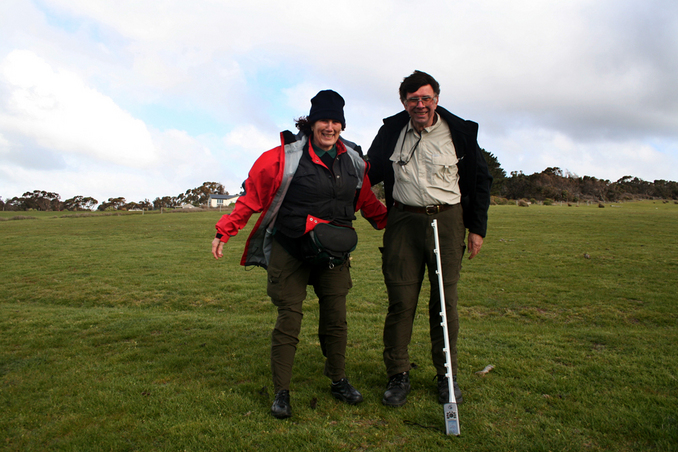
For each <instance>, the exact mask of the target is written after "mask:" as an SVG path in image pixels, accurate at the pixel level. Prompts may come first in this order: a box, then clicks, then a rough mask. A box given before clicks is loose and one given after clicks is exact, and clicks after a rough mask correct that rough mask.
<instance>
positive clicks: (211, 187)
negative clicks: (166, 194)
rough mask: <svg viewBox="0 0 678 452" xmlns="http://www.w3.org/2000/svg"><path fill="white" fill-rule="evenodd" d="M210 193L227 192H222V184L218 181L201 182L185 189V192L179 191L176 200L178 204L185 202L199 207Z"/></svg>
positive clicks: (205, 202)
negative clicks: (199, 184)
mask: <svg viewBox="0 0 678 452" xmlns="http://www.w3.org/2000/svg"><path fill="white" fill-rule="evenodd" d="M211 194H216V195H224V194H226V195H228V192H224V186H223V185H221V184H220V183H218V182H203V184H202V185H201V186H200V187H196V188H191V189H189V190H186V193H179V195H178V196H177V200H178V202H179V204H183V203H187V204H192V205H194V206H195V207H200V206H201V205H203V204H207V200H208V199H209V197H210V195H211Z"/></svg>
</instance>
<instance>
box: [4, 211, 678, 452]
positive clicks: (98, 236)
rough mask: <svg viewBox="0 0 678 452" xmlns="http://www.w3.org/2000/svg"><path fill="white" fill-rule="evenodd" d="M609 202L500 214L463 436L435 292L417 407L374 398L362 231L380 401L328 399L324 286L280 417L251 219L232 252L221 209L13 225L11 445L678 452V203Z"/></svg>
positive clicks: (353, 356) (421, 336)
mask: <svg viewBox="0 0 678 452" xmlns="http://www.w3.org/2000/svg"><path fill="white" fill-rule="evenodd" d="M615 206H617V207H612V206H610V205H607V207H606V208H604V209H600V208H598V207H597V206H583V205H582V206H580V207H574V206H573V207H567V206H531V207H529V208H521V207H516V206H493V207H492V208H491V210H490V225H489V233H488V236H487V238H486V240H485V244H484V246H483V249H482V251H481V254H480V255H479V256H478V257H477V258H475V259H473V260H472V261H468V260H465V261H464V268H463V270H462V280H461V282H460V288H459V291H460V317H461V332H460V342H459V366H460V367H459V368H460V373H459V381H460V385H461V387H462V389H463V390H464V398H465V400H466V402H465V403H464V404H462V405H460V408H459V413H460V419H461V429H462V436H461V437H458V438H457V437H447V436H446V435H445V434H444V426H443V422H442V407H441V406H440V405H438V404H437V403H436V395H435V384H434V381H433V380H432V379H433V377H434V374H435V371H434V369H433V366H432V364H431V362H430V352H429V348H430V346H429V339H428V327H427V325H428V320H427V314H426V312H427V310H426V309H425V304H426V300H427V296H428V292H429V288H428V287H427V286H425V287H424V289H423V293H422V298H421V300H422V306H421V307H420V309H419V314H418V316H417V319H416V324H415V332H414V337H413V340H412V344H411V350H410V351H411V356H412V359H413V361H414V362H415V363H416V364H417V368H416V369H414V370H413V371H412V372H411V378H412V384H413V390H412V392H411V395H410V396H409V398H408V403H407V404H406V405H405V406H404V407H402V408H398V409H392V408H388V407H384V406H382V405H381V397H382V393H383V390H384V386H385V383H386V375H385V370H384V366H383V363H382V358H381V352H382V342H381V333H382V326H383V320H384V315H385V312H386V306H387V301H386V290H385V287H384V285H383V281H382V277H381V269H380V265H381V264H380V255H379V251H378V246H379V245H380V242H381V234H382V233H381V232H380V231H374V230H372V229H371V228H370V227H369V225H368V224H367V222H365V221H364V220H362V219H361V220H359V221H357V222H356V226H357V229H358V231H359V235H360V244H359V245H358V249H357V250H356V252H355V253H354V255H353V263H352V265H353V269H352V275H353V282H354V287H353V289H352V291H351V293H350V295H349V307H348V309H349V349H348V350H347V373H348V375H349V378H350V379H351V381H352V383H353V384H354V385H355V386H356V387H357V388H358V389H360V390H361V392H362V393H363V396H364V398H365V401H364V402H363V403H362V404H361V405H359V406H357V407H351V406H346V405H344V404H341V403H339V402H337V401H335V400H334V399H333V398H332V397H331V396H330V394H329V389H328V387H329V381H328V380H327V379H326V378H325V377H324V376H323V375H322V368H323V360H322V354H321V352H320V347H319V345H318V339H317V323H318V307H317V299H316V298H315V297H314V296H313V294H312V290H309V297H308V299H307V302H306V303H305V307H304V315H305V317H304V325H303V328H302V337H301V343H300V346H299V349H298V353H297V359H296V362H295V368H294V377H293V381H292V406H293V411H294V417H293V418H291V419H288V420H283V421H280V420H276V419H274V418H272V417H271V416H270V414H269V409H270V405H271V403H272V390H271V382H270V369H269V346H270V344H269V341H270V331H271V328H272V326H273V323H274V322H275V309H274V307H273V306H272V305H271V303H270V301H269V300H268V297H267V295H266V273H265V271H263V270H262V269H258V268H255V269H251V271H246V270H245V269H244V268H243V267H240V266H239V261H240V255H241V253H242V249H243V246H244V243H245V239H246V237H247V233H248V232H249V229H250V227H251V225H253V224H254V219H252V221H251V222H250V227H248V228H247V229H246V230H245V231H243V232H242V233H241V234H240V235H239V236H237V237H235V238H234V239H232V240H231V241H230V242H229V243H228V244H227V245H226V248H225V251H226V253H225V254H226V255H225V258H224V259H222V260H220V261H215V260H214V259H213V258H212V257H211V254H210V244H211V239H212V237H213V234H214V223H215V222H216V221H217V219H218V218H219V216H220V215H221V214H220V213H219V212H199V213H190V214H162V215H160V214H148V213H146V214H145V215H140V214H128V215H120V216H111V215H107V216H105V215H98V214H97V215H91V216H83V217H73V216H66V215H65V214H62V213H59V212H56V213H55V212H26V213H21V214H22V216H23V217H26V216H28V217H32V218H35V220H34V221H26V220H22V219H20V218H18V219H16V221H0V278H1V283H0V412H1V413H2V414H1V415H0V450H8V451H14V450H17V451H19V450H20V451H31V450H36V451H42V450H78V451H79V450H88V451H89V450H115V451H123V450H129V451H151V450H152V451H155V450H191V451H193V450H264V451H265V450H275V451H280V450H309V451H311V450H390V451H430V450H438V449H441V450H443V449H444V450H448V449H449V450H465V451H495V452H496V451H580V450H585V451H586V450H591V451H597V450H609V451H646V450H654V451H673V450H678V381H677V378H678V345H677V342H678V330H677V326H678V325H677V323H678V313H677V309H676V308H677V306H676V305H677V304H678V297H677V296H676V289H675V287H676V283H677V282H678V239H677V238H676V232H677V231H678V228H677V227H676V225H678V205H674V204H663V203H661V202H656V203H653V202H642V203H625V204H615ZM0 217H1V218H2V219H5V220H9V219H13V218H15V217H17V215H16V212H0ZM585 255H586V256H587V257H588V258H587V257H585ZM488 364H493V365H495V366H496V368H495V369H494V370H493V371H492V372H490V373H489V374H487V375H486V376H484V377H479V376H477V375H476V374H475V372H476V371H478V370H481V369H482V368H484V367H485V366H486V365H488Z"/></svg>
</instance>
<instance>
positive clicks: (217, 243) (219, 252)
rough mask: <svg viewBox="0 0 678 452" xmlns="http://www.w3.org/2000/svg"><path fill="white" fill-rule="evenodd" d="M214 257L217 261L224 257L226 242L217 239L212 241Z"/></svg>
mask: <svg viewBox="0 0 678 452" xmlns="http://www.w3.org/2000/svg"><path fill="white" fill-rule="evenodd" d="M212 255H213V256H214V258H215V259H219V258H220V257H224V242H222V241H221V240H219V239H218V238H216V237H215V238H214V240H212Z"/></svg>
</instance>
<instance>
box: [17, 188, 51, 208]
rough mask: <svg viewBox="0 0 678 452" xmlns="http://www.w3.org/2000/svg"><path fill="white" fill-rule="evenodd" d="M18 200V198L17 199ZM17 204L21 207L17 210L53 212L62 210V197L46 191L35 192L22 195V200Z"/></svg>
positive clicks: (19, 199)
mask: <svg viewBox="0 0 678 452" xmlns="http://www.w3.org/2000/svg"><path fill="white" fill-rule="evenodd" d="M15 199H17V198H15ZM17 204H18V206H19V208H18V209H16V210H31V209H33V210H42V211H51V210H61V208H62V203H61V196H59V194H58V193H52V192H48V191H45V190H33V191H32V192H26V193H24V194H23V195H21V198H18V199H17Z"/></svg>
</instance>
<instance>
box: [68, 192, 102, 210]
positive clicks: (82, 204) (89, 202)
mask: <svg viewBox="0 0 678 452" xmlns="http://www.w3.org/2000/svg"><path fill="white" fill-rule="evenodd" d="M97 204H99V201H97V200H96V199H94V198H92V197H89V196H81V195H78V196H73V197H72V198H68V199H67V200H65V201H64V203H63V206H64V209H66V210H71V211H79V210H93V209H94V207H96V205H97Z"/></svg>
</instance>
